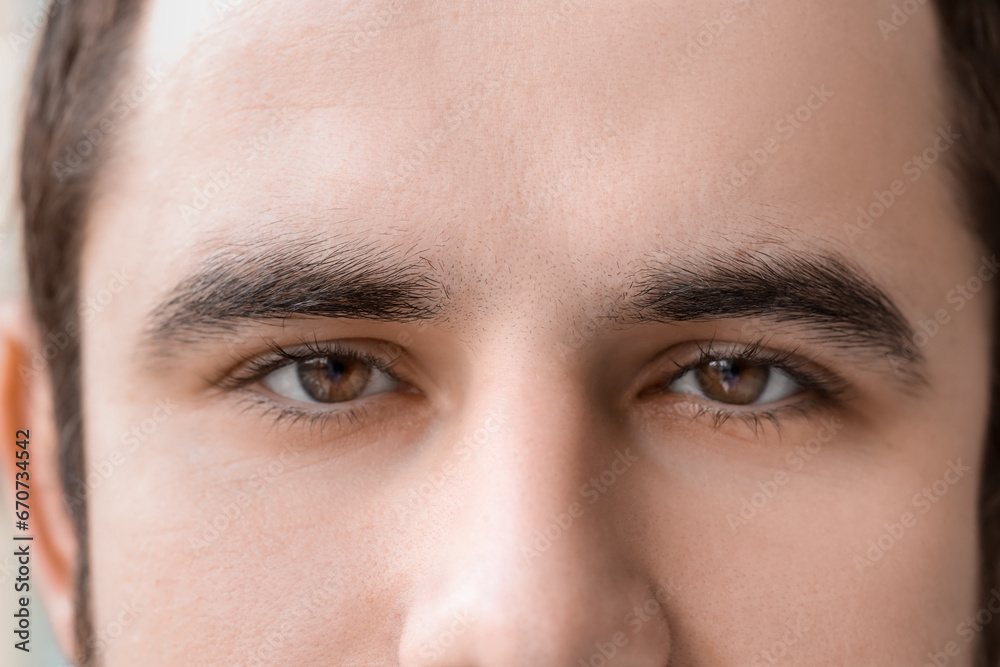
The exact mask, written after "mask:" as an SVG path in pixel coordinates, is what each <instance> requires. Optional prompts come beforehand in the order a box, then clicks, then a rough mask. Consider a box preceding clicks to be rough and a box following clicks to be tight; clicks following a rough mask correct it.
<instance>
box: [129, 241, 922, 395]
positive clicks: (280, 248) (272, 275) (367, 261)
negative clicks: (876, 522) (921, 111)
mask: <svg viewBox="0 0 1000 667" xmlns="http://www.w3.org/2000/svg"><path fill="white" fill-rule="evenodd" d="M627 292H628V294H629V295H628V296H627V297H625V298H624V299H623V301H622V302H621V304H619V306H620V308H617V309H616V312H615V314H614V315H613V316H612V317H613V319H615V320H617V321H618V322H619V323H624V324H626V325H628V324H643V323H662V322H672V323H679V322H694V321H713V320H723V319H747V318H758V317H759V318H761V320H762V321H766V322H773V323H777V324H791V325H793V326H796V327H801V330H802V332H803V333H802V335H803V337H811V338H813V339H819V340H822V341H824V342H827V343H830V344H832V345H834V346H837V347H839V348H843V349H847V350H849V351H855V352H858V351H861V352H867V353H869V354H871V353H875V354H877V355H878V356H880V357H883V361H886V362H888V364H889V365H890V366H891V368H892V370H893V371H894V372H895V374H896V375H897V377H899V379H903V380H905V381H907V382H910V383H914V384H918V385H920V384H926V378H925V377H924V374H923V366H924V364H925V360H924V357H923V356H922V354H921V353H920V351H919V349H918V348H917V347H916V346H914V345H913V343H912V341H913V333H914V332H913V329H912V327H911V326H910V325H909V323H908V322H907V320H906V318H905V317H904V316H903V314H902V312H901V311H900V309H899V307H898V306H897V305H896V304H895V303H894V302H893V300H892V299H891V298H890V297H889V296H888V295H887V294H886V292H885V291H883V290H882V289H881V288H879V287H878V285H877V284H876V283H875V282H874V281H873V280H872V279H871V278H869V277H868V276H867V275H866V274H865V273H864V271H862V270H861V269H860V268H858V267H855V266H853V265H852V264H850V263H849V262H848V261H847V260H845V259H843V258H841V257H839V256H837V255H835V254H815V253H796V252H790V251H783V250H782V251H780V252H777V251H776V252H765V251H762V250H753V251H732V250H723V249H719V248H717V249H713V250H712V251H711V252H709V253H707V254H705V255H703V256H700V257H697V258H693V259H686V260H679V259H678V258H677V257H674V256H670V257H663V256H656V257H653V258H648V259H646V260H645V261H644V263H643V265H642V268H641V269H640V270H639V271H638V272H637V274H636V276H635V278H634V280H633V281H632V284H631V286H630V288H629V289H628V290H627ZM446 296H447V289H446V287H445V286H444V283H443V276H441V275H440V274H439V273H438V272H437V271H435V270H434V269H432V268H431V263H430V262H427V261H425V260H422V259H421V258H420V253H418V252H415V250H414V249H413V248H410V249H405V250H404V249H402V248H400V247H398V246H397V247H389V248H379V247H376V246H374V245H371V244H363V243H354V242H343V243H340V244H334V245H331V244H330V243H329V241H328V240H323V239H318V238H317V239H313V240H289V239H287V238H281V239H275V240H271V241H257V242H254V243H250V244H246V245H241V246H233V247H229V248H227V249H225V250H221V251H217V252H215V253H213V254H210V255H209V256H208V257H207V258H206V259H204V260H203V261H202V262H201V263H200V265H199V267H198V268H197V269H196V270H195V272H194V273H193V274H192V275H191V276H190V277H188V278H186V279H185V280H183V281H182V282H181V283H179V284H178V285H177V286H175V287H174V288H172V289H171V290H170V291H169V292H168V294H167V296H166V298H165V299H164V300H163V301H162V303H161V304H160V305H158V306H157V307H156V308H154V309H153V311H152V314H151V316H150V318H149V325H148V326H147V327H146V330H145V332H144V336H143V342H144V344H145V345H146V346H147V348H151V349H152V350H153V351H154V353H156V354H157V356H159V355H161V354H166V353H167V352H168V351H169V350H170V348H171V347H172V344H176V343H197V342H199V341H202V340H205V339H212V338H218V337H219V336H225V335H226V334H231V333H233V332H235V331H236V330H237V328H238V327H239V326H241V325H245V324H247V323H248V322H253V321H265V320H271V319H274V320H283V319H285V318H290V317H319V318H352V319H367V320H375V321H386V322H414V321H419V320H431V319H435V318H440V317H441V315H442V310H443V305H442V304H443V303H444V300H445V298H446Z"/></svg>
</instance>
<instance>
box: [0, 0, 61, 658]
mask: <svg viewBox="0 0 1000 667" xmlns="http://www.w3.org/2000/svg"><path fill="white" fill-rule="evenodd" d="M45 17H46V13H45V3H44V2H41V1H40V0H0V300H3V301H6V300H8V299H11V298H14V297H16V295H17V294H18V293H19V291H20V287H21V282H22V281H21V273H20V265H19V262H18V254H17V250H18V245H19V241H18V238H17V233H16V228H17V215H18V209H17V207H16V206H15V203H14V197H15V189H16V188H15V184H16V168H15V152H16V150H17V146H18V142H19V132H18V121H19V119H20V115H21V109H22V101H23V91H24V85H25V81H24V79H25V76H26V72H27V69H28V66H29V65H30V61H31V59H32V56H33V54H34V51H35V47H36V44H37V38H38V34H39V33H40V32H41V28H42V27H44V25H45ZM11 436H13V434H7V433H3V434H0V437H11ZM0 488H2V489H3V490H4V498H3V502H2V503H0V511H2V512H3V514H2V516H0V540H2V543H0V616H2V618H3V619H4V620H3V622H2V623H0V638H2V645H0V665H3V666H4V667H7V666H9V667H43V666H44V667H56V666H58V667H63V666H64V665H66V663H65V662H64V661H63V660H62V658H61V657H60V655H59V651H58V650H57V649H56V648H55V643H54V642H53V641H52V635H51V632H50V631H49V627H48V623H47V622H46V621H45V616H44V613H43V611H42V606H41V599H40V597H39V595H38V593H37V590H36V584H37V569H36V568H34V567H33V568H32V594H31V607H30V611H31V644H30V646H31V652H30V653H24V652H22V651H19V650H16V649H15V648H14V641H15V636H14V633H13V629H14V623H13V614H14V604H15V599H16V597H17V596H19V595H20V594H19V593H16V592H15V591H14V578H15V577H16V576H17V575H16V564H15V559H14V548H13V546H12V545H13V541H12V540H11V530H12V529H13V521H14V512H13V507H12V505H13V500H12V494H13V491H12V490H11V488H10V480H3V484H0Z"/></svg>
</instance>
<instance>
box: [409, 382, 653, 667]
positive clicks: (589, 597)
mask: <svg viewBox="0 0 1000 667" xmlns="http://www.w3.org/2000/svg"><path fill="white" fill-rule="evenodd" d="M518 390H519V391H518V395H519V398H517V399H512V400H507V401H506V402H504V405H503V408H502V410H501V414H503V419H502V421H501V423H500V427H499V428H498V429H497V430H496V432H495V433H493V434H492V435H491V438H490V440H489V442H488V443H486V445H485V446H483V447H482V448H481V449H479V450H477V453H476V455H475V456H473V457H471V458H470V459H468V460H467V461H466V463H465V464H464V465H463V467H462V470H461V473H458V474H455V475H453V476H452V477H451V478H450V479H451V480H452V482H451V483H452V484H454V485H455V486H456V487H461V488H462V491H460V492H456V493H448V494H439V495H438V496H436V497H435V503H436V505H435V506H433V507H429V508H427V512H425V513H423V514H422V516H421V517H420V519H418V521H419V522H421V526H422V527H421V528H418V529H417V530H418V533H421V534H423V535H424V539H425V540H426V539H431V540H433V541H434V543H435V544H436V545H437V546H436V547H435V548H434V549H433V550H432V551H431V554H432V555H431V556H430V557H429V558H428V560H429V561H430V564H429V565H427V566H426V567H425V568H423V570H422V571H421V573H420V575H418V581H417V582H416V583H415V585H414V592H413V597H412V599H411V600H410V602H409V608H408V609H407V612H406V618H405V622H404V627H403V631H402V636H401V639H400V650H399V662H400V665H402V666H403V667H415V666H417V665H421V666H425V665H439V666H443V667H494V666H496V667H499V666H501V665H502V666H504V667H510V666H511V665H528V666H531V665H538V666H546V667H550V666H566V667H570V666H572V667H578V666H583V667H605V666H607V667H612V666H616V665H620V666H623V667H625V666H627V667H662V666H663V665H666V664H667V662H668V660H669V654H670V643H671V642H670V630H669V627H668V624H667V621H666V619H667V617H668V606H669V590H670V585H671V584H670V583H669V582H664V581H662V580H657V579H656V578H655V577H654V576H653V575H652V573H649V572H646V571H645V570H644V567H643V564H642V558H641V557H640V554H638V553H633V548H632V547H631V546H629V545H630V544H636V543H637V541H636V540H630V539H628V533H629V531H630V530H631V526H633V525H635V523H636V522H635V521H634V519H635V517H634V516H630V514H631V513H632V510H630V507H633V504H632V503H630V501H629V487H630V476H632V477H633V478H634V477H635V476H637V475H640V474H642V473H641V466H642V460H641V459H640V458H639V456H637V453H636V452H634V451H633V450H632V448H630V447H629V446H628V445H627V443H625V442H624V441H623V440H621V438H623V437H624V436H623V435H622V434H621V433H616V432H615V431H614V426H613V424H611V423H610V422H613V420H608V419H602V418H601V417H600V416H599V415H597V414H596V413H592V412H588V406H587V405H586V404H585V399H584V398H582V397H580V398H567V397H566V396H562V397H560V398H558V399H549V398H548V397H546V400H540V399H539V397H538V396H534V397H533V396H532V392H530V391H523V390H524V387H519V388H518ZM483 419H486V417H485V416H484V415H483V414H480V415H478V416H475V417H473V418H471V419H469V420H467V421H468V424H469V426H468V427H463V428H461V429H458V430H459V431H461V432H459V433H453V434H450V435H449V441H461V440H462V438H463V437H468V435H469V433H470V432H471V431H473V430H474V426H475V425H476V424H478V423H479V422H481V421H482V420H483ZM602 434H603V435H602ZM425 528H426V532H423V531H424V530H425ZM411 529H413V526H411ZM651 602H652V604H651Z"/></svg>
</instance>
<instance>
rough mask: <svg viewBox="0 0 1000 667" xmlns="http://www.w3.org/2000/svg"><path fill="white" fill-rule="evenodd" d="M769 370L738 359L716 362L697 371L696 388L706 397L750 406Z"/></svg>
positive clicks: (765, 381) (760, 365)
mask: <svg viewBox="0 0 1000 667" xmlns="http://www.w3.org/2000/svg"><path fill="white" fill-rule="evenodd" d="M769 375H770V369H769V368H768V367H767V366H765V365H762V364H755V363H753V362H752V361H744V360H740V359H717V360H714V361H709V362H707V363H705V364H702V366H701V367H699V368H698V370H697V377H698V384H699V385H700V386H701V389H702V391H703V392H705V395H706V396H707V397H708V398H710V399H712V400H716V401H720V402H724V403H730V404H733V405H746V404H747V403H753V402H754V401H756V400H757V399H758V398H760V396H761V394H763V392H764V388H765V387H766V386H767V379H768V376H769Z"/></svg>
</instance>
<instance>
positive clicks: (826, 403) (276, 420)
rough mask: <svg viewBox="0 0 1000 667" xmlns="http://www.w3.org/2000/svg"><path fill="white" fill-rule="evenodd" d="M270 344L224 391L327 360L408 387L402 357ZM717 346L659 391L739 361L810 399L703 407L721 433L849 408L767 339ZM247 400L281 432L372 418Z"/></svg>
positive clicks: (807, 367)
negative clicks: (341, 360) (769, 371)
mask: <svg viewBox="0 0 1000 667" xmlns="http://www.w3.org/2000/svg"><path fill="white" fill-rule="evenodd" d="M266 343H267V346H268V348H269V349H270V350H271V354H270V355H266V356H262V357H257V358H254V359H251V360H250V361H248V362H246V363H244V364H243V365H241V366H240V367H239V368H238V369H237V370H236V371H233V372H231V373H229V374H227V375H226V377H225V378H224V379H223V380H221V381H220V382H219V386H220V387H221V388H223V389H228V390H239V389H246V388H247V387H249V386H251V385H253V384H255V383H257V382H259V381H261V380H263V379H264V378H265V377H266V376H267V375H268V374H269V373H272V372H273V371H276V370H278V369H279V368H281V367H283V366H285V365H287V364H289V363H299V362H302V361H308V360H310V359H314V358H316V357H323V356H336V357H346V358H349V359H353V360H355V361H359V362H362V363H365V364H368V365H370V366H371V367H372V368H375V369H377V370H379V371H381V372H383V373H385V374H387V375H389V376H390V377H392V378H393V379H394V380H396V381H398V382H403V383H405V380H403V379H401V378H400V377H399V376H398V374H396V373H395V372H393V370H392V369H393V368H394V367H395V366H396V364H397V362H398V361H399V358H400V357H399V355H396V356H395V358H392V359H389V358H388V357H383V356H379V355H377V354H374V353H372V352H369V351H367V350H364V349H358V348H357V347H354V346H349V345H344V344H342V343H338V342H319V341H318V340H315V339H313V340H301V341H300V342H299V344H298V345H296V346H295V347H292V348H286V347H283V346H281V345H279V344H277V343H276V342H274V341H272V340H267V341H266ZM714 346H715V342H714V341H711V342H709V343H707V344H704V343H699V344H698V353H699V355H698V357H697V358H696V359H695V360H693V361H691V362H688V363H687V364H685V365H683V366H681V367H680V368H679V369H677V370H676V371H673V373H672V374H671V375H670V376H669V377H668V378H667V379H666V380H665V381H663V382H660V383H658V384H657V386H658V387H668V386H669V385H670V384H672V383H673V382H674V381H675V380H677V379H678V378H680V377H681V376H683V375H684V374H685V373H688V372H690V371H692V370H694V369H696V368H697V367H698V366H700V365H701V364H704V363H706V362H709V361H717V360H722V359H732V360H736V361H748V362H752V363H755V364H761V365H765V366H769V367H771V368H774V369H778V370H781V371H782V372H784V373H786V374H787V375H788V376H789V377H791V378H792V379H793V380H794V381H795V382H796V383H797V384H799V385H800V386H801V387H802V392H800V393H806V394H808V397H807V398H806V399H803V400H800V401H798V402H797V403H792V404H786V405H778V406H775V407H771V408H767V409H763V410H761V409H757V410H750V409H733V408H720V407H718V406H715V405H704V404H700V405H697V406H696V408H695V412H694V417H695V418H710V419H711V420H712V425H713V427H714V428H715V429H719V428H721V427H722V426H723V425H724V424H725V423H726V422H728V421H729V420H730V419H738V420H740V421H742V422H743V423H745V424H747V425H748V426H749V427H750V428H751V429H752V430H753V432H754V434H755V435H756V434H758V433H759V431H760V429H761V428H763V426H764V424H765V423H770V424H771V425H773V426H774V427H775V428H776V429H778V430H780V429H781V418H782V417H788V416H801V417H808V416H811V415H812V414H813V413H814V412H815V411H816V410H818V409H823V408H827V409H829V408H831V407H838V406H840V405H842V404H843V401H844V397H845V394H846V393H847V383H846V382H845V381H844V380H843V379H841V378H840V377H838V376H836V375H834V374H832V373H829V372H819V371H817V370H816V369H815V367H814V365H813V362H812V361H811V360H810V359H808V358H807V357H805V356H803V355H800V354H799V353H798V352H797V351H795V350H794V349H793V350H787V351H779V350H771V349H768V348H767V347H766V341H765V340H764V339H757V340H755V341H753V342H751V343H749V344H746V345H743V346H740V347H735V348H733V349H729V350H725V351H719V350H714V349H713V347H714ZM243 398H244V401H245V402H246V404H247V407H248V408H249V409H256V410H260V411H261V414H262V416H265V417H268V416H273V424H274V425H275V426H277V425H279V424H282V423H288V424H289V425H292V424H299V423H306V424H307V425H308V426H309V427H310V428H314V427H320V428H323V427H326V426H328V425H334V426H336V427H340V426H344V425H347V424H355V423H359V422H360V421H362V420H363V419H364V418H365V417H367V416H368V408H367V407H366V406H365V404H364V402H362V403H361V404H360V405H356V406H350V407H343V408H325V409H310V408H305V407H300V406H296V405H287V404H280V403H277V402H276V401H274V400H273V399H271V398H268V397H267V396H263V395H261V394H259V393H257V392H247V393H245V394H244V397H243ZM351 402H353V401H351ZM332 422H335V424H332Z"/></svg>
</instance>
